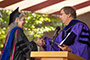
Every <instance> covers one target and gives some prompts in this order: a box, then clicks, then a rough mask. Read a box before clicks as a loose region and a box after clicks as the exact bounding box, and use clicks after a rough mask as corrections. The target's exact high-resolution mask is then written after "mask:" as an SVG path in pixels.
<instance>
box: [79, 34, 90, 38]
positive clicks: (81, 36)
mask: <svg viewBox="0 0 90 60" xmlns="http://www.w3.org/2000/svg"><path fill="white" fill-rule="evenodd" d="M80 38H89V35H80Z"/></svg>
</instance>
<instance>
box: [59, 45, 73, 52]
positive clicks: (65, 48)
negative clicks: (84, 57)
mask: <svg viewBox="0 0 90 60" xmlns="http://www.w3.org/2000/svg"><path fill="white" fill-rule="evenodd" d="M58 47H59V48H61V49H62V50H63V51H69V52H71V48H70V47H69V46H67V45H65V44H63V47H62V46H60V45H58Z"/></svg>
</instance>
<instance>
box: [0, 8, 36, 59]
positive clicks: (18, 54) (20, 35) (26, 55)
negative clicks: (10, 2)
mask: <svg viewBox="0 0 90 60" xmlns="http://www.w3.org/2000/svg"><path fill="white" fill-rule="evenodd" d="M18 9H19V8H17V9H16V10H15V11H13V12H12V13H11V14H10V19H9V29H8V33H7V36H6V39H5V44H4V47H3V50H2V56H1V60H26V59H31V60H32V59H33V58H30V52H31V51H37V46H36V43H35V42H33V41H31V42H29V41H28V39H27V37H26V36H25V34H24V32H23V28H24V24H25V15H24V14H21V13H19V12H18Z"/></svg>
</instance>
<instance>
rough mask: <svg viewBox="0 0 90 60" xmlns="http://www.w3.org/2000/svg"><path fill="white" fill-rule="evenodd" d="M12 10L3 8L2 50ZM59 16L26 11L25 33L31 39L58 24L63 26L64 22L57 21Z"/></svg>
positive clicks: (0, 34)
mask: <svg viewBox="0 0 90 60" xmlns="http://www.w3.org/2000/svg"><path fill="white" fill-rule="evenodd" d="M11 12H12V11H9V10H1V11H0V13H1V15H2V16H1V17H0V50H1V49H2V47H3V43H4V41H5V36H6V33H7V30H8V22H9V15H10V13H11ZM59 20H60V19H59V18H56V17H53V16H50V15H46V14H36V13H26V24H25V28H24V30H25V34H26V35H27V36H28V39H29V40H35V39H37V38H40V37H41V36H43V33H44V32H49V31H53V30H55V27H56V26H57V25H59V26H62V23H57V21H59Z"/></svg>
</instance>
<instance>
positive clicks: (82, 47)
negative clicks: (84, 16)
mask: <svg viewBox="0 0 90 60" xmlns="http://www.w3.org/2000/svg"><path fill="white" fill-rule="evenodd" d="M88 31H89V29H88V27H87V26H86V25H85V24H83V23H77V24H76V25H74V26H73V28H72V30H71V32H73V33H75V34H76V38H75V41H74V43H73V44H72V45H70V46H69V47H70V48H71V52H72V53H74V54H76V55H79V56H81V57H83V58H85V59H88V57H89V58H90V55H89V54H90V47H89V45H88V43H89V42H90V41H89V38H88V36H89V33H88ZM85 42H88V43H85Z"/></svg>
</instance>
